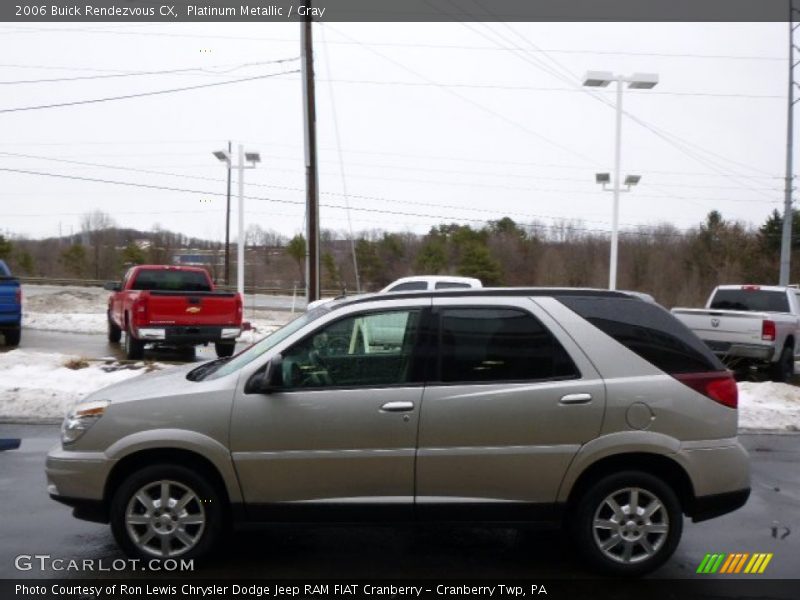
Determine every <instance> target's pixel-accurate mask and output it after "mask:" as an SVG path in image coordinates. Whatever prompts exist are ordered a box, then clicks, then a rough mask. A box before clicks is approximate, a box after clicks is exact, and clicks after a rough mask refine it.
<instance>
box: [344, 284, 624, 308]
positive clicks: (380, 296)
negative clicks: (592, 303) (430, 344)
mask: <svg viewBox="0 0 800 600" xmlns="http://www.w3.org/2000/svg"><path fill="white" fill-rule="evenodd" d="M502 296H523V297H529V296H582V297H593V298H627V299H632V298H635V299H639V298H638V297H637V296H636V295H634V294H628V293H626V292H617V291H611V290H600V289H592V288H547V287H506V288H469V289H466V288H450V289H443V290H427V291H411V292H391V293H385V292H384V293H380V292H374V293H370V294H361V295H358V296H352V297H347V296H340V297H339V298H336V300H339V301H340V303H338V306H346V305H350V304H358V303H361V302H372V301H374V300H397V299H399V298H431V297H438V298H472V297H475V298H486V297H502Z"/></svg>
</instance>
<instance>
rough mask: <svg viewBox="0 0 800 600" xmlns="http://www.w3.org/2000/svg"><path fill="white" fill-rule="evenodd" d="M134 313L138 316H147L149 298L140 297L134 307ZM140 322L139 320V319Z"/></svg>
mask: <svg viewBox="0 0 800 600" xmlns="http://www.w3.org/2000/svg"><path fill="white" fill-rule="evenodd" d="M133 312H134V313H135V314H136V315H137V316H142V317H143V316H145V315H146V314H147V297H140V298H139V299H137V300H136V302H135V303H134V305H133ZM137 321H138V319H137Z"/></svg>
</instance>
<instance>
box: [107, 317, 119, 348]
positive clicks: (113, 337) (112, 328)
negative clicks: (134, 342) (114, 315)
mask: <svg viewBox="0 0 800 600" xmlns="http://www.w3.org/2000/svg"><path fill="white" fill-rule="evenodd" d="M121 339H122V329H120V328H119V327H117V324H116V323H114V321H112V320H111V315H109V316H108V341H109V342H111V343H112V344H119V341H120V340H121Z"/></svg>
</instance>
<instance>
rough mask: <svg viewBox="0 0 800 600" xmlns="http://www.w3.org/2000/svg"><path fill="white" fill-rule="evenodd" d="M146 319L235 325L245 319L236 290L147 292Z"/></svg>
mask: <svg viewBox="0 0 800 600" xmlns="http://www.w3.org/2000/svg"><path fill="white" fill-rule="evenodd" d="M147 295H148V297H147V300H146V301H145V304H146V307H147V308H146V313H145V314H146V317H145V319H146V321H147V323H148V324H150V325H193V326H200V325H235V326H238V325H239V324H240V323H241V320H242V311H241V303H240V302H239V298H238V296H237V294H235V293H233V292H196V293H186V292H183V293H181V292H177V293H173V292H157V291H151V292H148V294H147Z"/></svg>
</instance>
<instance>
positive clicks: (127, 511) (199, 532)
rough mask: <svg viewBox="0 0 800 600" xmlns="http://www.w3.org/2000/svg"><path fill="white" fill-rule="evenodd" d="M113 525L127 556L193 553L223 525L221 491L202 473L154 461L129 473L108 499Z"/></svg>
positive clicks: (208, 544) (208, 545)
mask: <svg viewBox="0 0 800 600" xmlns="http://www.w3.org/2000/svg"><path fill="white" fill-rule="evenodd" d="M110 516H111V531H112V533H113V534H114V538H115V539H116V541H117V543H118V544H119V545H120V547H121V548H122V549H123V550H124V551H125V553H126V554H127V555H128V556H132V557H136V558H143V559H147V560H150V559H160V560H164V559H167V558H175V557H181V558H197V557H200V556H203V555H205V554H207V553H208V552H209V551H210V550H211V549H212V547H213V546H214V544H215V542H216V541H217V540H218V539H219V537H220V535H221V533H222V530H223V508H222V505H221V498H220V494H219V493H218V492H217V491H216V490H215V489H214V486H213V485H211V484H210V483H209V482H208V481H207V480H206V478H204V477H203V476H202V475H201V474H197V473H195V472H194V471H192V470H190V469H187V468H185V467H181V466H179V465H169V464H163V465H155V466H152V467H146V468H144V469H142V470H140V471H137V472H135V473H133V474H132V475H130V476H129V477H128V478H127V479H126V480H125V481H124V482H123V483H122V485H121V486H120V487H119V489H118V491H117V492H116V493H115V494H114V497H113V499H112V501H111V511H110Z"/></svg>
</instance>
